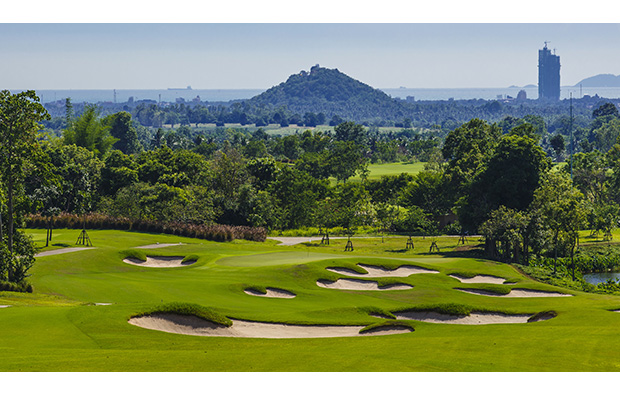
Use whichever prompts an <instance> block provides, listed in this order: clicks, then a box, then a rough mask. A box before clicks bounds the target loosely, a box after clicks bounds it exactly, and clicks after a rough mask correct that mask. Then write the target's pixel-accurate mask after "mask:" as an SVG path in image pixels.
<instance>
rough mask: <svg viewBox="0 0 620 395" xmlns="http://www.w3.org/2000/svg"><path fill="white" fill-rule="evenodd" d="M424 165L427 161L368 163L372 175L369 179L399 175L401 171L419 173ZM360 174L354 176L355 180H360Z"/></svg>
mask: <svg viewBox="0 0 620 395" xmlns="http://www.w3.org/2000/svg"><path fill="white" fill-rule="evenodd" d="M424 165H426V162H415V163H403V162H398V163H380V164H378V163H373V164H370V165H368V170H369V171H370V175H369V176H368V179H369V180H376V179H379V178H381V176H397V175H399V174H401V173H409V174H412V175H413V174H418V173H419V172H421V171H422V170H424ZM359 179H360V178H359V176H356V177H354V178H353V180H359Z"/></svg>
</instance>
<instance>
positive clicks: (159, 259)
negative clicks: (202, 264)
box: [123, 256, 196, 267]
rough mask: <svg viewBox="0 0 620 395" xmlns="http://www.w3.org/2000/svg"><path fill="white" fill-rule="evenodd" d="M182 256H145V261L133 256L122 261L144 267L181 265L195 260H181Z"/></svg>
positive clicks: (186, 264) (189, 263)
mask: <svg viewBox="0 0 620 395" xmlns="http://www.w3.org/2000/svg"><path fill="white" fill-rule="evenodd" d="M183 258H184V257H182V256H147V257H146V261H141V260H139V259H135V258H126V259H123V262H125V263H128V264H130V265H136V266H144V267H181V266H188V265H191V264H193V263H194V262H196V261H186V262H183Z"/></svg>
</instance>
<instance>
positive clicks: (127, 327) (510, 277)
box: [0, 230, 620, 371]
mask: <svg viewBox="0 0 620 395" xmlns="http://www.w3.org/2000/svg"><path fill="white" fill-rule="evenodd" d="M28 232H29V233H31V234H33V235H34V236H35V238H37V237H40V234H41V232H43V231H41V230H28ZM78 233H79V232H78V231H75V230H59V231H58V232H57V233H56V234H57V235H58V236H56V237H55V240H54V244H62V245H71V244H72V243H73V242H74V241H75V239H76V238H77V235H78ZM89 234H90V237H91V239H92V240H93V244H94V247H95V248H92V249H88V250H81V251H72V252H66V253H58V254H56V255H47V256H40V257H39V258H38V259H37V262H36V264H35V266H34V268H33V270H32V274H33V275H32V277H31V282H32V284H33V286H34V293H32V294H23V293H13V292H2V293H0V306H8V307H3V308H1V309H0V323H1V326H0V350H2V354H3V358H1V359H0V369H2V370H3V371H616V370H618V369H619V368H620V358H618V355H620V340H618V336H617V333H618V330H617V328H618V327H619V326H620V313H618V312H615V311H613V310H616V309H620V298H619V297H615V296H607V295H596V294H587V293H582V292H576V291H573V290H567V289H562V288H559V287H553V286H550V285H546V284H542V283H538V282H536V281H534V280H532V279H530V278H528V277H526V276H524V275H522V274H521V273H519V272H518V271H517V270H516V269H515V268H513V267H512V266H510V265H506V264H501V263H497V262H492V261H486V260H481V259H472V258H462V257H458V256H450V257H447V256H444V255H441V254H429V253H427V252H426V251H428V244H430V240H428V239H422V238H419V239H414V240H415V243H416V249H415V250H414V251H407V250H403V247H404V244H405V242H406V238H405V237H402V238H386V240H385V242H384V243H382V242H381V239H380V238H378V239H373V238H354V243H355V246H356V250H355V251H354V253H352V254H350V253H345V252H344V251H343V250H344V243H345V242H346V240H334V241H333V243H332V245H330V246H320V245H319V244H318V242H315V243H306V244H297V245H293V246H280V245H276V244H274V243H273V242H268V243H258V242H247V241H234V242H227V243H217V242H209V241H204V240H198V239H191V238H183V237H178V236H171V235H162V234H147V233H138V232H126V231H108V230H105V231H104V230H101V231H90V232H89ZM456 241H457V239H456V238H450V237H441V238H438V244H439V245H440V247H441V249H442V252H443V251H446V252H448V251H453V250H454V247H456ZM472 241H473V239H472ZM156 243H160V245H161V247H160V248H157V246H152V245H153V244H156ZM178 243H182V244H178ZM40 244H41V243H40V242H39V245H40ZM148 245H151V246H150V247H152V248H142V249H139V248H138V249H137V248H136V247H141V246H148ZM48 249H49V248H48ZM52 249H56V250H58V246H53V247H52V248H51V249H50V250H52ZM132 251H134V252H132ZM135 251H142V253H145V254H146V256H147V257H159V258H158V259H162V258H161V257H185V258H187V257H190V258H191V260H192V261H193V263H191V264H189V265H181V266H177V267H143V266H140V265H132V264H128V263H125V262H123V259H124V258H126V257H127V256H129V255H131V254H137V253H136V252H135ZM175 259H180V258H175ZM318 283H323V284H368V283H373V284H374V285H373V287H374V288H372V289H370V288H367V289H346V287H340V289H337V288H336V289H334V288H326V287H322V286H319V285H317V284H318ZM248 290H250V292H248ZM524 290H527V291H528V292H530V293H532V294H531V295H527V296H528V297H523V295H520V296H521V297H511V293H512V292H517V293H518V292H521V293H523V292H524ZM268 292H270V293H271V294H270V296H273V295H274V294H275V295H280V296H282V295H287V296H289V297H260V296H262V295H267V293H268ZM543 293H546V294H547V295H564V296H566V297H544V296H545V295H544V294H543ZM497 296H502V297H497ZM171 303H190V304H195V305H199V306H203V307H204V308H206V309H209V311H212V312H213V313H214V314H217V315H218V316H222V317H226V319H229V320H232V322H233V325H232V328H233V329H235V325H237V327H238V328H239V329H237V330H236V332H235V333H237V334H239V333H241V334H242V335H234V336H233V335H230V334H223V333H225V332H217V333H216V335H204V333H203V335H191V334H182V333H184V332H179V331H178V328H179V327H187V326H188V325H189V324H187V323H184V322H181V321H179V322H176V323H175V325H176V326H174V325H172V326H170V324H166V323H164V324H166V325H169V326H168V327H166V328H167V329H168V331H163V330H159V329H158V328H160V326H158V327H155V328H151V329H147V328H145V327H140V326H136V325H132V324H131V323H130V322H129V321H130V320H131V319H132V317H136V316H139V315H140V314H142V313H144V312H145V311H152V310H153V309H155V310H156V309H157V308H158V307H159V306H162V305H168V304H171ZM153 317H156V316H155V315H154V316H153ZM174 319H176V318H174ZM147 325H152V323H151V324H147ZM196 325H198V324H196ZM278 326H280V327H282V326H284V327H285V328H287V330H288V331H289V333H288V334H287V335H282V334H281V332H279V329H277V328H278ZM332 327H333V328H335V329H338V330H339V331H340V332H334V333H336V335H335V336H336V337H325V333H326V332H325V330H326V328H332ZM170 328H172V329H170ZM175 328H176V329H175ZM256 328H260V329H256ZM274 328H276V329H274ZM296 328H301V329H302V330H305V333H307V335H302V336H300V335H298V332H294V331H295V330H296ZM321 328H324V330H323V331H321ZM351 328H353V329H351ZM391 329H394V331H393V332H390V330H391ZM396 329H397V330H398V331H396ZM175 330H177V332H176V333H170V332H171V331H172V332H174V331H175ZM259 330H260V331H262V332H260V331H259ZM351 330H352V331H353V332H351ZM360 330H361V332H362V333H361V334H362V335H361V336H360V333H358V332H360ZM365 330H368V331H369V332H370V335H363V332H364V331H365ZM204 331H205V330H203V332H204ZM248 331H249V332H248ZM373 331H376V332H377V333H373ZM293 332H294V333H293ZM261 333H262V335H261ZM239 336H243V337H239ZM287 337H290V338H287ZM293 337H295V338H293Z"/></svg>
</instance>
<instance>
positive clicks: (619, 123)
mask: <svg viewBox="0 0 620 395" xmlns="http://www.w3.org/2000/svg"><path fill="white" fill-rule="evenodd" d="M592 135H593V136H594V144H595V147H596V148H598V149H599V150H600V151H601V152H607V151H609V150H610V149H611V147H613V145H614V144H615V143H616V141H617V140H618V138H619V137H620V118H611V119H610V120H609V121H607V122H604V123H603V124H601V125H600V127H598V128H596V129H594V130H592Z"/></svg>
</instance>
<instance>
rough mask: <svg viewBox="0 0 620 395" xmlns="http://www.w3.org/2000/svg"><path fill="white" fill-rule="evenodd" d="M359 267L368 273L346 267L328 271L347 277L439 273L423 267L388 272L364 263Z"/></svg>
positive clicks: (329, 268) (410, 266)
mask: <svg viewBox="0 0 620 395" xmlns="http://www.w3.org/2000/svg"><path fill="white" fill-rule="evenodd" d="M357 266H359V267H361V268H363V269H364V270H366V271H367V272H368V273H358V272H356V271H355V270H351V269H346V268H344V267H328V268H327V270H329V271H330V272H334V273H338V274H343V275H345V276H356V277H408V276H410V275H412V274H420V273H439V272H438V271H437V270H431V269H424V268H422V267H418V266H412V265H403V266H399V267H397V268H396V269H394V270H388V269H385V268H383V267H381V266H374V265H364V264H363V263H358V264H357Z"/></svg>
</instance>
